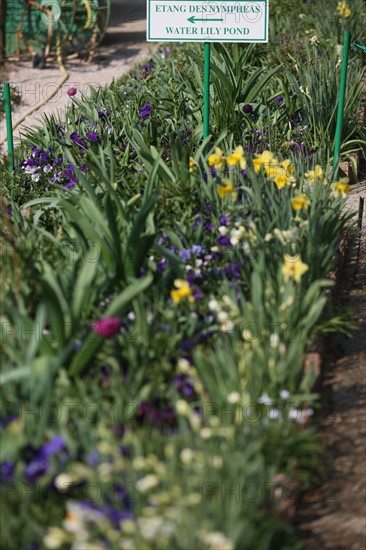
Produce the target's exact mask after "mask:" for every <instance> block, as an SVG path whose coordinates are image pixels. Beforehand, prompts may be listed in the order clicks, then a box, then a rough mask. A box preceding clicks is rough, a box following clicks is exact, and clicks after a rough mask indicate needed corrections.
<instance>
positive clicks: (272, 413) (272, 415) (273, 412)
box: [268, 409, 280, 420]
mask: <svg viewBox="0 0 366 550" xmlns="http://www.w3.org/2000/svg"><path fill="white" fill-rule="evenodd" d="M279 416H280V411H279V410H278V409H271V410H270V411H268V418H269V419H270V420H276V419H277V418H278V417H279Z"/></svg>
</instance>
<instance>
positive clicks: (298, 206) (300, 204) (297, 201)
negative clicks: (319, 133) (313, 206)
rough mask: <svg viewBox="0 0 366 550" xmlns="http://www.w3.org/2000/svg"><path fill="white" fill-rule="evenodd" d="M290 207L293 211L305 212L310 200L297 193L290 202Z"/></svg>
mask: <svg viewBox="0 0 366 550" xmlns="http://www.w3.org/2000/svg"><path fill="white" fill-rule="evenodd" d="M291 205H292V208H293V209H294V210H302V209H304V210H306V209H307V208H308V207H309V205H310V200H309V199H308V198H307V197H306V196H305V195H303V194H302V193H298V194H297V195H296V197H294V198H293V199H292V200H291Z"/></svg>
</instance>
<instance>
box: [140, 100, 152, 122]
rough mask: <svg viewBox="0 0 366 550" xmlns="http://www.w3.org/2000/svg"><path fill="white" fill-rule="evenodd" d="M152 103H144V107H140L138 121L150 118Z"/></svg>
mask: <svg viewBox="0 0 366 550" xmlns="http://www.w3.org/2000/svg"><path fill="white" fill-rule="evenodd" d="M152 107H153V106H152V103H146V105H144V106H143V107H141V109H140V119H141V120H144V119H146V118H149V116H150V111H151V109H152Z"/></svg>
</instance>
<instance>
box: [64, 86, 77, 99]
mask: <svg viewBox="0 0 366 550" xmlns="http://www.w3.org/2000/svg"><path fill="white" fill-rule="evenodd" d="M76 92H77V89H76V88H69V89H68V90H67V92H66V93H67V95H68V96H70V97H71V96H73V95H75V94H76Z"/></svg>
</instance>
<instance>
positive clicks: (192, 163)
mask: <svg viewBox="0 0 366 550" xmlns="http://www.w3.org/2000/svg"><path fill="white" fill-rule="evenodd" d="M196 168H197V164H196V161H195V160H194V159H193V158H192V157H190V159H189V171H190V172H191V173H193V172H195V171H196Z"/></svg>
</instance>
